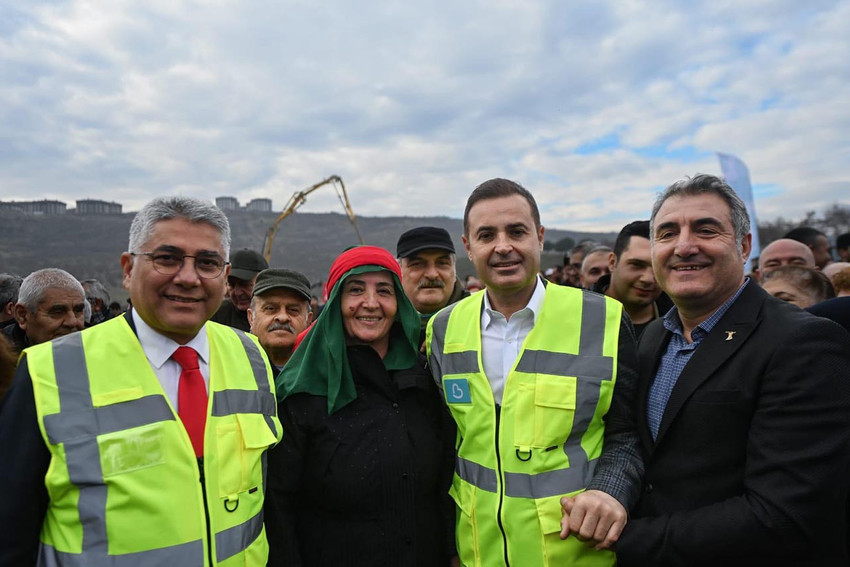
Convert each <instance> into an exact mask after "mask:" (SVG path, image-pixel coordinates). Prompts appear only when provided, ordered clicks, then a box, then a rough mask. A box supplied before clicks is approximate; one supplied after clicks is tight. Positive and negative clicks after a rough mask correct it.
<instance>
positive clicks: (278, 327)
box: [266, 321, 295, 335]
mask: <svg viewBox="0 0 850 567" xmlns="http://www.w3.org/2000/svg"><path fill="white" fill-rule="evenodd" d="M266 330H267V332H269V333H271V332H272V331H288V332H290V333H292V334H293V335H294V334H295V329H293V328H292V325H290V324H289V323H279V322H277V321H275V322H274V323H272V324H271V325H269V328H268V329H266Z"/></svg>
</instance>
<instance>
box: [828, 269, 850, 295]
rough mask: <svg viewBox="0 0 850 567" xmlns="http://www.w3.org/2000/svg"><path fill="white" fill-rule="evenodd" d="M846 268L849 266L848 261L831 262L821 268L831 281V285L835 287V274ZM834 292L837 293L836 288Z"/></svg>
mask: <svg viewBox="0 0 850 567" xmlns="http://www.w3.org/2000/svg"><path fill="white" fill-rule="evenodd" d="M847 268H850V262H833V263H831V264H830V265H829V266H827V267H826V268H824V269H823V273H824V275H825V276H826V277H828V278H829V281H830V282H832V287H835V281H834V280H835V276H836V275H837V274H839V273H841V272H843V271H844V270H845V269H847ZM835 292H836V293H838V289H837V288H836V290H835Z"/></svg>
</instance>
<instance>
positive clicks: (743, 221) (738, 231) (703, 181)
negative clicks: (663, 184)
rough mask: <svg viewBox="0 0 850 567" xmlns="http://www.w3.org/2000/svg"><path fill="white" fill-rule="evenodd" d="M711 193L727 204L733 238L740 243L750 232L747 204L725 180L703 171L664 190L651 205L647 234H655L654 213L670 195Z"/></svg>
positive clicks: (691, 195) (690, 195) (681, 195)
mask: <svg viewBox="0 0 850 567" xmlns="http://www.w3.org/2000/svg"><path fill="white" fill-rule="evenodd" d="M704 194H713V195H717V196H718V197H720V198H721V199H723V200H724V201H725V202H726V204H727V205H728V206H729V218H730V220H731V221H732V228H733V229H734V231H735V240H736V241H737V243H738V244H739V245H740V244H741V242H742V241H743V240H744V237H745V236H747V235H748V234H749V233H750V215H749V214H747V206H746V205H745V204H744V202H743V201H742V200H741V198H740V197H738V194H737V193H735V190H734V189H732V188H731V187H730V186H729V185H728V184H727V183H726V182H725V181H723V180H722V179H720V178H719V177H716V176H714V175H707V174H704V173H700V174H697V175H695V176H693V177H686V178H685V179H680V180H679V181H676V182H675V183H673V184H672V185H670V186H669V187H667V189H665V190H664V192H663V193H661V195H659V197H658V199H657V200H656V201H655V204H654V205H653V206H652V216H651V217H650V219H649V235H650V236H652V235H653V234H655V215H656V214H658V210H659V209H660V208H661V205H663V204H664V201H666V200H667V199H669V198H670V197H683V196H685V197H693V196H696V195H704Z"/></svg>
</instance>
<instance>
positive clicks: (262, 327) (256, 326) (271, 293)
mask: <svg viewBox="0 0 850 567" xmlns="http://www.w3.org/2000/svg"><path fill="white" fill-rule="evenodd" d="M311 298H312V294H311V293H310V280H308V279H307V276H305V275H304V274H302V273H300V272H296V271H293V270H284V269H269V270H263V271H262V272H260V274H259V275H258V276H257V282H256V283H255V284H254V296H253V297H252V298H251V307H249V308H248V321H249V323H250V324H251V332H252V333H253V334H255V335H257V338H258V339H260V345H261V346H262V347H263V350H265V351H266V354H267V355H268V357H269V362H271V364H272V371H273V372H274V373H275V374H277V373H278V372H280V370H281V369H282V368H283V365H284V364H286V362H287V361H288V360H289V357H290V356H292V351H293V347H294V346H295V339H296V337H297V336H298V333H300V332H301V331H303V330H304V329H306V328H307V326H308V325H309V324H310V321H312V320H313V312H312V311H311V310H310V299H311Z"/></svg>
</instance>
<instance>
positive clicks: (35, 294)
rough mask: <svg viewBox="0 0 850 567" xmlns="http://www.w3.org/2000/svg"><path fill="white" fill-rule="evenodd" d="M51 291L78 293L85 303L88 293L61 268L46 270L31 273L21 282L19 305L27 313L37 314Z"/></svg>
mask: <svg viewBox="0 0 850 567" xmlns="http://www.w3.org/2000/svg"><path fill="white" fill-rule="evenodd" d="M49 289H63V290H66V291H76V292H77V293H79V294H80V299H81V300H83V301H85V297H86V292H85V291H83V286H82V284H81V283H80V282H78V281H77V279H76V278H75V277H74V276H72V275H71V274H69V273H68V272H66V271H65V270H60V269H59V268H45V269H43V270H38V271H35V272H33V273H31V274H30V275H28V276H27V277H25V278H24V281H23V282H21V291H20V292H19V293H18V305H23V306H24V307H25V308H26V310H27V311H29V312H30V313H35V311H36V310H37V309H38V306H39V304H40V303H41V302H42V301H43V300H44V296H45V294H46V293H47V290H49Z"/></svg>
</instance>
